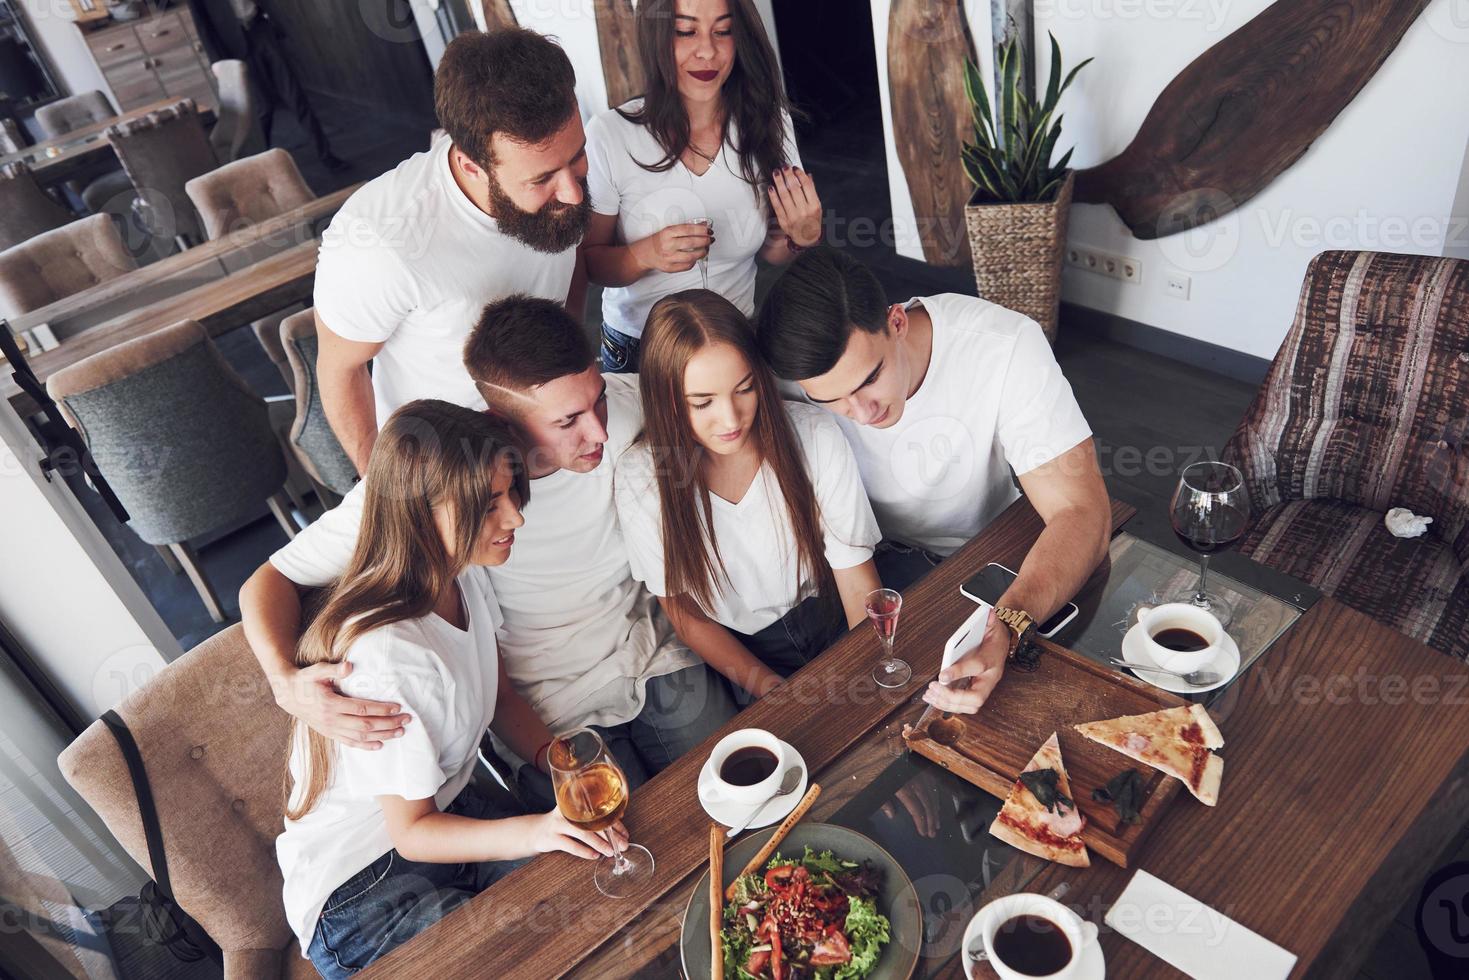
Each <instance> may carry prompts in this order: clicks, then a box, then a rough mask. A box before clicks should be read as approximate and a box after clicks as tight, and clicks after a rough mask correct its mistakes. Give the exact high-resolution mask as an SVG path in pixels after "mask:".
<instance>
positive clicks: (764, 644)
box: [730, 596, 847, 705]
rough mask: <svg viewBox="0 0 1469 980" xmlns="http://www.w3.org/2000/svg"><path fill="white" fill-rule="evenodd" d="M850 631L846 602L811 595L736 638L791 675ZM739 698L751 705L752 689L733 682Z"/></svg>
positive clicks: (778, 670)
mask: <svg viewBox="0 0 1469 980" xmlns="http://www.w3.org/2000/svg"><path fill="white" fill-rule="evenodd" d="M846 631H847V619H846V615H845V614H844V613H843V612H842V604H841V603H840V602H837V601H835V600H832V601H829V602H823V601H822V600H821V598H820V597H819V596H811V597H810V598H808V599H806V600H805V601H803V602H802V603H801V604H800V605H798V606H796V607H795V608H794V609H792V610H791V611H790V612H788V613H786V614H785V615H784V616H782V617H781V618H780V619H777V620H776V621H775V622H773V623H771V624H770V625H769V626H767V627H765V628H764V629H762V630H761V631H760V632H758V633H735V631H734V630H730V632H731V633H733V634H734V637H735V639H737V640H739V641H740V642H741V643H743V644H744V645H745V649H746V650H749V651H750V652H751V653H752V654H754V655H755V659H757V660H759V661H760V662H761V663H763V664H764V665H765V666H767V667H769V668H770V669H771V670H773V671H775V672H776V673H777V674H779V675H780V676H782V677H789V676H791V675H792V674H794V673H795V672H796V671H798V670H800V669H801V668H802V667H804V666H806V665H807V664H808V663H810V662H811V661H812V660H815V659H816V658H817V657H819V656H820V655H821V654H822V653H823V652H825V650H826V648H827V647H829V646H831V645H832V644H833V643H835V642H836V641H837V640H839V639H841V637H842V634H843V633H845V632H846ZM730 687H731V688H732V689H733V693H734V696H735V700H736V701H738V702H739V703H740V704H741V705H747V704H749V703H750V702H751V701H753V700H754V698H753V697H751V696H750V694H749V692H748V691H745V690H742V689H740V688H739V687H738V685H735V684H731V685H730Z"/></svg>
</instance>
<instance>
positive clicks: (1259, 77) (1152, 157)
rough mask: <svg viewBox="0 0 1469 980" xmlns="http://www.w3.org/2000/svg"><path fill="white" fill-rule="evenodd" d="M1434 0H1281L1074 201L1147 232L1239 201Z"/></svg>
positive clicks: (1156, 111) (1190, 80) (1308, 137)
mask: <svg viewBox="0 0 1469 980" xmlns="http://www.w3.org/2000/svg"><path fill="white" fill-rule="evenodd" d="M1427 3H1428V0H1279V2H1277V3H1274V4H1272V5H1271V6H1269V7H1267V8H1266V9H1265V10H1264V11H1262V12H1261V13H1260V14H1259V15H1258V16H1256V17H1255V18H1254V19H1253V20H1251V21H1250V22H1249V23H1247V24H1245V25H1244V26H1243V27H1241V28H1240V29H1239V30H1237V31H1235V32H1234V33H1233V34H1231V35H1229V36H1228V37H1226V38H1225V39H1224V40H1222V41H1220V42H1219V43H1218V44H1216V45H1214V46H1213V47H1212V48H1210V49H1209V50H1208V51H1206V52H1204V53H1203V54H1202V55H1200V56H1199V58H1198V59H1197V60H1195V61H1194V62H1193V63H1192V64H1191V65H1189V66H1188V67H1187V68H1185V69H1184V70H1183V71H1182V72H1181V73H1179V75H1178V77H1176V78H1175V79H1174V80H1173V81H1172V82H1170V83H1169V85H1168V87H1167V88H1165V89H1164V90H1163V93H1162V94H1161V95H1160V96H1158V100H1157V102H1155V103H1154V104H1153V108H1152V109H1151V110H1150V111H1149V112H1148V115H1147V118H1146V119H1144V120H1143V124H1142V126H1141V128H1139V130H1138V134H1137V136H1136V137H1135V138H1134V139H1133V141H1132V143H1131V144H1130V145H1129V146H1128V147H1127V149H1126V150H1124V151H1123V152H1122V153H1121V154H1119V155H1118V156H1116V157H1114V158H1112V159H1111V160H1108V161H1107V162H1106V163H1104V164H1101V165H1100V166H1097V167H1093V168H1091V169H1089V170H1082V171H1080V172H1079V173H1078V174H1077V178H1076V200H1077V201H1080V202H1085V203H1090V204H1102V203H1105V204H1110V205H1112V207H1113V208H1115V209H1116V210H1117V214H1118V215H1119V216H1120V217H1121V218H1122V220H1123V221H1124V222H1125V223H1126V224H1127V226H1128V227H1129V228H1131V229H1132V233H1133V234H1134V235H1136V236H1137V237H1138V238H1143V239H1150V238H1160V237H1163V236H1165V235H1171V234H1173V233H1175V232H1180V231H1185V230H1187V229H1189V228H1193V227H1196V226H1198V225H1201V224H1206V223H1207V222H1209V221H1212V220H1214V219H1215V218H1218V217H1220V216H1221V215H1222V214H1226V213H1228V212H1229V211H1232V210H1234V209H1235V208H1238V207H1240V206H1241V205H1242V204H1244V203H1245V202H1246V201H1248V200H1250V199H1251V198H1252V197H1254V196H1255V195H1256V194H1258V193H1260V191H1261V190H1263V189H1264V188H1265V186H1266V185H1268V184H1269V183H1270V182H1271V181H1272V180H1274V179H1275V178H1276V177H1277V176H1279V175H1280V174H1281V173H1282V172H1283V171H1285V169H1286V168H1287V167H1289V166H1290V165H1291V164H1293V163H1295V162H1296V160H1298V159H1300V157H1301V155H1302V154H1304V153H1305V152H1306V150H1307V149H1309V148H1310V146H1311V144H1312V143H1313V142H1315V140H1316V138H1317V137H1318V136H1320V135H1321V134H1322V133H1324V132H1325V131H1326V128H1327V127H1328V126H1330V125H1331V123H1332V120H1334V119H1335V118H1336V117H1337V115H1338V114H1340V112H1341V111H1342V110H1343V109H1344V108H1346V106H1347V104H1348V103H1349V102H1351V101H1352V99H1353V98H1354V97H1355V96H1356V94H1357V93H1358V92H1360V91H1361V90H1362V87H1363V86H1364V85H1366V84H1367V81H1368V80H1369V79H1370V78H1371V77H1372V76H1373V74H1374V73H1375V72H1376V71H1377V69H1378V68H1379V67H1381V65H1382V63H1383V61H1385V60H1386V59H1387V56H1388V55H1389V54H1391V53H1392V51H1393V49H1394V48H1395V47H1397V44H1398V41H1400V40H1401V39H1402V36H1403V33H1404V32H1405V31H1406V30H1407V29H1408V26H1409V25H1410V24H1412V23H1413V21H1414V19H1416V18H1417V16H1418V14H1419V13H1420V12H1421V11H1422V10H1423V8H1424V7H1425V6H1427ZM954 73H955V74H956V75H957V74H958V72H957V70H956V71H955V72H954ZM914 196H915V197H916V196H917V195H916V194H915V195H914Z"/></svg>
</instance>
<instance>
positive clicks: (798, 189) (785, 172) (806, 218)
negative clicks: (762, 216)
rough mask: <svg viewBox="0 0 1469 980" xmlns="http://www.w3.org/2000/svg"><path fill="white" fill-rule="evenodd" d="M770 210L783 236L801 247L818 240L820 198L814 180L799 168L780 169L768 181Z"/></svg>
mask: <svg viewBox="0 0 1469 980" xmlns="http://www.w3.org/2000/svg"><path fill="white" fill-rule="evenodd" d="M767 193H769V194H770V207H771V208H772V209H773V210H774V211H775V220H776V223H778V224H779V225H780V230H781V231H783V232H785V233H786V237H787V238H789V239H790V240H791V241H793V242H795V243H796V244H797V245H799V246H800V247H802V248H810V247H811V246H812V245H815V244H816V243H817V242H819V241H821V222H822V213H821V198H820V197H817V196H816V181H814V180H813V179H812V178H811V175H810V174H808V173H806V172H805V171H804V170H802V169H801V168H800V167H782V168H781V169H779V170H777V171H776V172H775V173H774V174H772V175H771V178H770V187H769V189H768V191H767Z"/></svg>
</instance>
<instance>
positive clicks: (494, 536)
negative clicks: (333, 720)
mask: <svg viewBox="0 0 1469 980" xmlns="http://www.w3.org/2000/svg"><path fill="white" fill-rule="evenodd" d="M364 481H365V484H366V487H365V489H366V495H365V502H364V505H363V515H362V529H361V532H360V535H359V537H358V541H357V547H356V550H355V552H354V553H353V555H352V560H351V563H350V564H349V566H348V568H347V571H346V572H345V574H343V576H342V577H341V579H340V580H339V581H338V582H337V583H336V585H335V586H333V587H332V589H331V590H330V592H329V593H328V595H327V598H326V602H325V605H324V607H323V608H322V610H321V612H320V614H319V615H318V616H317V617H316V619H315V620H314V621H313V622H312V624H311V626H310V627H309V628H308V629H307V631H306V635H305V636H304V637H303V638H302V640H301V643H300V647H299V649H298V652H297V661H298V663H299V664H300V665H301V666H303V667H305V666H310V665H312V664H319V663H340V662H342V661H347V662H348V664H349V665H350V672H348V673H345V674H344V675H343V676H342V679H341V680H340V681H339V687H340V688H341V689H342V691H343V693H346V694H348V695H350V696H353V697H359V698H372V699H377V700H388V701H395V702H398V703H400V704H401V705H402V709H403V710H404V711H406V712H408V713H409V714H410V715H411V716H412V718H413V723H412V724H410V725H407V726H405V727H404V729H403V734H402V735H401V736H400V737H398V738H393V739H387V740H385V741H384V743H383V746H382V748H381V749H378V750H376V751H373V752H367V751H363V750H359V749H344V748H341V747H339V746H337V745H336V743H334V742H332V741H330V740H329V739H327V738H326V737H325V736H323V735H321V734H319V733H317V732H315V731H312V730H311V729H309V728H307V727H305V726H304V725H302V724H300V723H299V722H298V723H296V725H295V728H294V730H293V732H292V737H291V747H290V764H289V770H288V785H287V803H286V822H285V830H284V832H283V833H282V834H281V836H280V837H279V838H278V839H277V841H276V853H277V857H278V859H279V861H280V865H281V873H282V877H283V878H284V881H285V887H284V900H285V907H286V918H287V920H288V921H289V922H290V925H291V928H292V930H293V931H294V932H295V933H296V935H297V937H298V938H299V940H300V942H301V949H302V951H303V952H304V953H305V954H306V955H307V956H308V957H309V958H310V959H311V961H312V963H313V964H314V965H315V967H316V969H317V970H318V971H319V972H320V973H321V975H322V976H324V977H327V978H334V977H344V976H348V975H350V974H352V973H353V972H355V971H357V970H359V969H362V968H363V967H365V966H367V965H368V964H369V963H371V962H372V961H373V960H375V959H377V958H378V957H380V956H382V955H383V954H385V953H386V952H388V951H389V950H390V949H392V948H393V947H395V946H397V945H399V944H401V943H402V942H404V941H406V940H407V939H409V938H411V937H412V936H414V935H415V934H417V933H418V932H419V931H421V930H423V929H424V928H426V927H427V926H429V925H432V924H433V923H434V922H436V921H438V920H439V919H440V918H442V917H443V916H444V915H446V914H447V913H448V912H449V911H450V910H451V909H453V908H455V907H456V906H458V905H459V904H461V903H463V902H465V901H467V900H468V899H469V898H471V897H473V896H474V895H475V894H477V893H478V892H480V891H482V890H483V889H484V888H486V887H488V886H489V885H490V883H491V882H493V881H494V880H495V879H496V878H497V877H499V876H500V875H502V874H503V873H504V872H505V871H507V870H508V869H509V868H510V867H513V866H514V863H515V862H516V861H517V860H518V859H522V858H526V857H529V856H531V855H533V854H537V853H540V852H544V851H552V850H560V851H566V852H568V853H571V854H575V855H578V856H580V857H587V858H592V857H596V856H597V855H598V854H599V853H610V852H611V845H610V844H609V843H608V842H606V841H603V840H601V839H600V838H599V837H597V835H595V834H592V833H590V832H587V831H584V830H580V829H578V828H576V827H573V826H572V825H571V824H569V823H567V821H566V819H565V818H564V817H562V816H561V815H560V814H559V813H558V812H556V811H554V810H553V811H551V812H550V813H541V814H525V813H522V812H519V811H517V810H512V809H511V808H509V807H508V806H506V805H505V804H503V803H502V804H495V803H492V802H490V801H488V800H487V799H486V798H485V797H484V796H482V795H481V794H480V793H479V792H478V791H477V790H475V789H474V788H473V787H472V786H470V783H469V781H470V776H471V775H472V773H473V770H474V764H475V760H476V758H477V757H478V751H479V745H480V739H481V738H482V737H483V735H484V733H485V729H486V728H487V727H488V728H492V729H493V730H494V732H495V734H496V735H498V736H499V737H500V738H501V739H502V740H504V741H505V742H506V744H508V745H509V746H510V748H511V749H512V750H513V751H515V752H516V753H517V754H519V755H520V756H521V757H522V758H526V759H533V760H535V762H536V763H537V764H542V765H544V764H545V762H544V750H545V749H546V748H547V746H548V745H549V744H550V740H551V734H550V732H549V731H547V730H546V726H545V725H544V724H543V723H542V722H541V721H540V720H539V719H538V718H536V716H535V713H534V712H533V711H532V710H531V708H530V706H529V705H528V704H527V703H526V702H525V701H524V700H523V699H522V698H521V697H520V696H519V695H517V694H516V693H515V691H514V689H513V688H512V687H511V685H510V682H509V680H508V679H507V677H506V675H505V670H504V668H503V666H501V664H500V661H499V656H498V653H497V648H496V645H495V630H496V628H497V627H498V626H499V623H500V611H499V606H498V605H497V604H496V602H495V596H494V591H493V589H492V588H491V585H490V579H489V576H488V574H486V571H485V569H486V566H491V565H500V564H503V563H504V562H505V560H506V559H507V558H508V557H510V549H511V546H512V545H513V544H514V541H515V529H516V528H517V527H519V526H520V525H521V524H523V523H524V521H523V520H522V518H521V516H520V508H521V506H522V505H523V504H524V503H525V502H526V500H527V497H528V494H529V489H530V485H529V481H528V480H527V477H526V473H525V468H524V465H523V462H522V452H521V450H520V448H519V446H518V443H517V442H516V440H515V438H514V436H513V435H512V434H511V432H510V430H509V429H507V428H506V426H505V424H504V423H503V422H501V421H499V420H497V419H495V418H494V417H492V416H489V415H486V414H484V413H481V412H476V411H473V410H471V409H467V408H461V407H459V406H456V405H451V404H449V403H448V402H441V401H433V400H424V401H416V402H409V403H408V404H407V405H404V406H403V407H402V408H400V409H398V410H397V411H396V412H394V413H393V415H392V416H391V417H390V418H389V419H388V421H387V423H386V425H384V427H383V430H382V432H381V434H380V435H379V436H378V438H377V442H376V444H375V445H374V447H373V451H372V456H371V458H370V461H369V463H368V467H367V473H366V475H365V478H364ZM614 833H616V834H619V835H620V834H621V830H620V828H618V829H617V830H615V831H614Z"/></svg>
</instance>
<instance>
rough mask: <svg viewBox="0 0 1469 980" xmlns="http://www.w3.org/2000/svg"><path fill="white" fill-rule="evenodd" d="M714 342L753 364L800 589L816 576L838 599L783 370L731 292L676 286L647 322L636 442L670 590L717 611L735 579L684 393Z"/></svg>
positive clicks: (759, 419) (759, 422)
mask: <svg viewBox="0 0 1469 980" xmlns="http://www.w3.org/2000/svg"><path fill="white" fill-rule="evenodd" d="M715 344H728V345H729V346H731V347H733V348H734V349H735V350H737V351H739V352H740V353H741V354H742V355H744V358H745V361H746V362H747V363H748V364H749V365H750V374H751V377H752V379H753V381H754V385H755V392H756V401H757V407H756V410H755V422H754V425H753V426H751V429H750V437H751V438H752V439H753V440H754V444H755V447H756V449H757V450H758V451H759V453H760V457H761V459H762V461H763V463H765V464H769V466H770V468H771V470H772V471H773V472H774V474H775V479H776V482H777V483H778V484H779V485H780V492H781V496H782V497H783V498H784V499H785V501H786V506H787V508H788V509H789V512H790V518H791V529H792V530H793V531H794V533H795V538H796V554H797V565H796V582H794V583H792V585H793V586H794V587H795V588H799V586H800V581H801V579H802V578H804V577H805V575H809V576H810V577H811V578H812V579H814V580H815V581H816V583H817V590H818V593H819V594H820V595H821V596H822V597H823V598H824V599H826V600H828V601H833V602H834V601H835V596H836V580H835V579H834V578H833V577H832V573H831V566H830V565H829V564H828V563H827V561H826V551H825V547H824V544H823V536H822V533H821V508H820V505H818V504H817V502H816V492H815V491H814V490H813V489H812V486H811V478H810V476H809V475H808V474H807V472H806V465H805V463H804V461H803V459H802V456H801V449H800V445H799V444H798V442H797V439H796V432H795V429H794V428H793V427H792V426H791V420H790V418H789V416H787V415H786V413H785V411H784V409H783V408H782V405H781V400H780V391H779V390H778V389H777V388H776V382H775V375H774V374H772V373H771V371H770V368H769V367H768V366H766V364H765V362H764V361H763V360H762V359H761V357H760V351H759V349H758V348H757V347H756V346H755V332H754V330H753V329H751V327H750V321H749V320H747V319H746V318H745V315H744V314H743V313H741V312H740V311H739V309H738V308H737V307H736V306H735V305H734V304H733V303H731V302H730V301H729V300H727V299H725V298H724V297H723V296H720V295H719V294H718V293H713V292H710V291H709V290H707V289H690V290H686V291H685V292H681V293H674V294H673V295H671V296H665V297H664V298H663V299H661V300H659V301H658V302H657V303H655V304H654V305H653V308H652V310H650V311H649V313H648V323H647V326H646V327H645V328H644V330H643V341H642V352H641V356H640V361H639V365H640V366H639V380H638V385H639V389H640V391H641V393H642V398H643V431H642V432H641V433H639V435H638V438H637V442H639V443H641V444H643V445H645V446H647V447H648V449H649V451H650V452H651V453H652V454H653V459H654V470H655V473H656V475H657V480H658V497H659V501H660V506H659V511H660V515H661V518H662V527H663V564H664V581H665V584H666V586H667V590H668V594H669V595H670V596H673V597H675V599H676V600H679V601H687V600H692V601H693V602H696V603H697V604H698V605H700V606H701V607H703V608H704V609H705V610H708V609H710V608H712V607H713V599H714V594H715V592H717V591H718V590H719V588H720V583H721V582H722V583H724V584H728V582H729V575H728V573H727V572H726V570H725V567H724V560H723V559H722V558H720V556H719V542H718V541H717V540H715V537H714V512H713V506H712V503H711V501H710V499H709V483H708V480H707V479H706V477H705V474H704V465H705V462H706V460H707V455H708V453H707V450H705V448H704V446H703V445H702V444H701V443H700V442H699V441H698V439H697V438H696V437H695V436H694V429H693V426H692V425H691V424H690V422H689V406H688V403H687V402H686V401H685V400H684V369H685V368H686V367H687V366H688V363H689V360H690V359H691V358H692V357H693V356H694V355H695V354H697V353H698V352H699V351H701V350H703V349H704V348H706V347H710V346H712V345H715ZM760 478H761V477H759V476H757V477H756V479H760ZM691 490H692V492H690V491H691ZM803 573H805V574H804V575H803Z"/></svg>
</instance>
